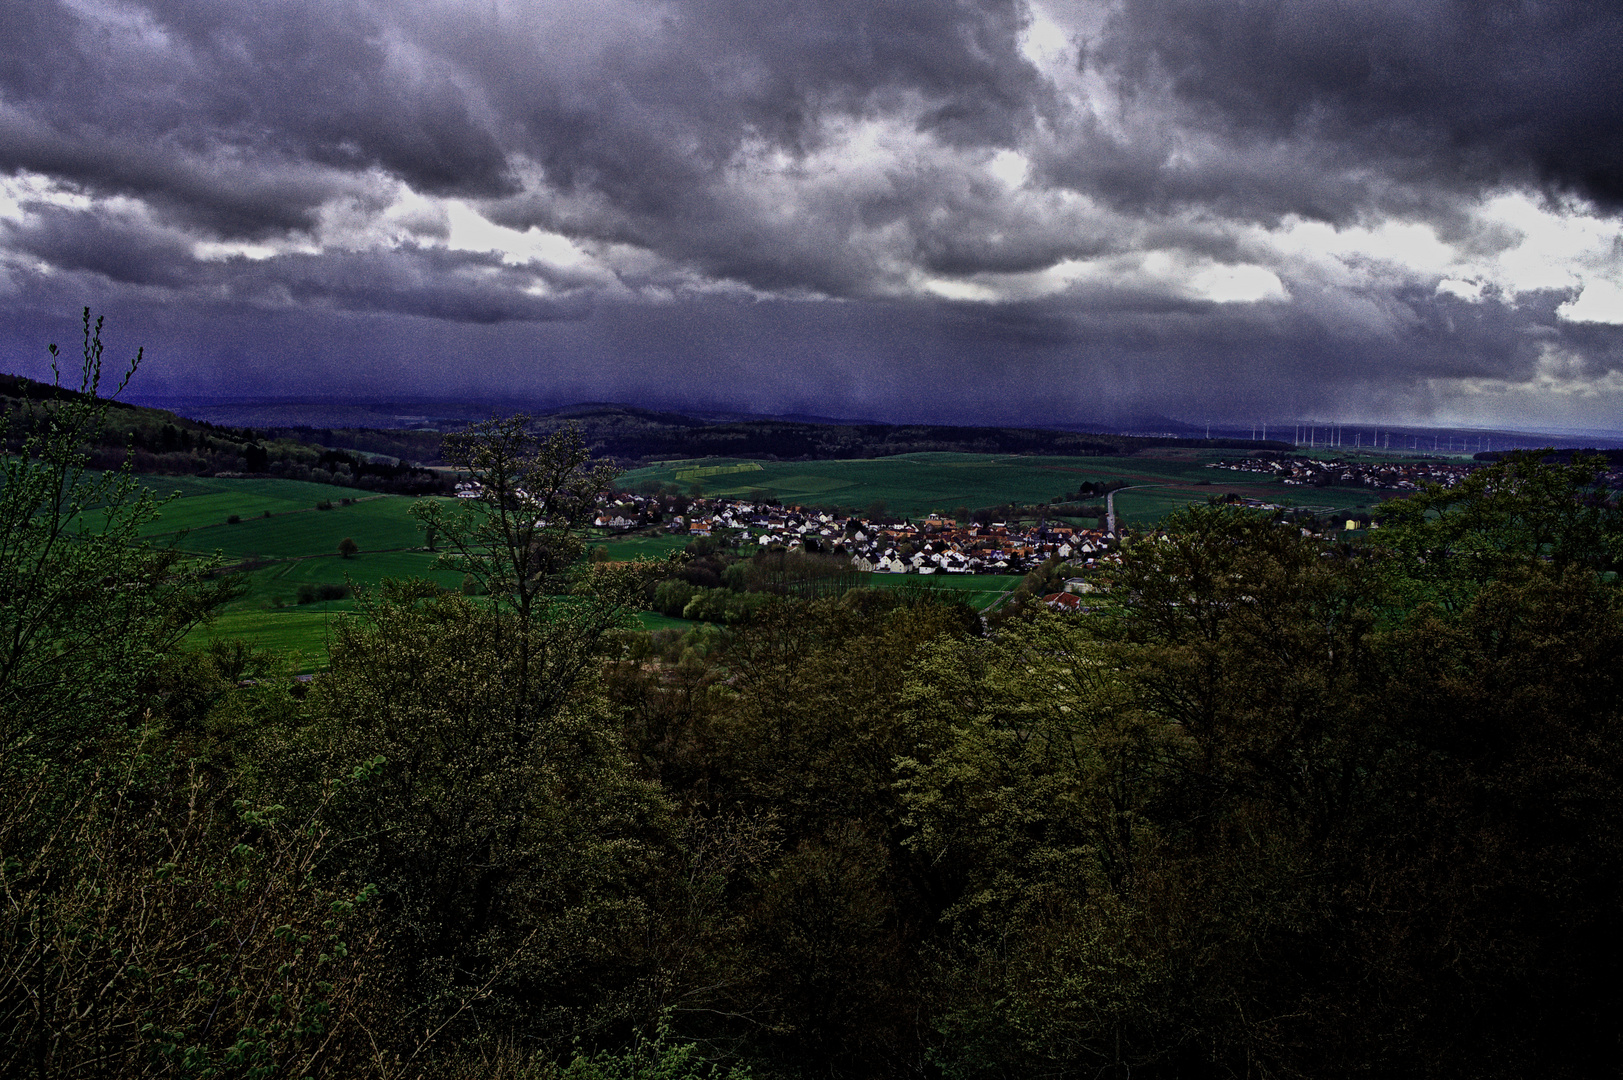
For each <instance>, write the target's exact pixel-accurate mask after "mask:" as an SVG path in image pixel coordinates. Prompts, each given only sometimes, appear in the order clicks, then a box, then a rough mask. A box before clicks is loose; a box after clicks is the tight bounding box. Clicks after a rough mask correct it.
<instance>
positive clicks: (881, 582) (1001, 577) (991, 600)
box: [858, 574, 1023, 611]
mask: <svg viewBox="0 0 1623 1080" xmlns="http://www.w3.org/2000/svg"><path fill="white" fill-rule="evenodd" d="M858 576H859V577H861V578H862V579H863V582H862V583H863V584H864V585H866V586H867V587H869V588H871V589H908V588H911V589H925V590H939V591H941V592H946V593H952V594H953V596H954V597H955V598H957V599H961V600H963V601H965V602H966V603H968V604H969V606H970V607H972V608H974V609H975V610H976V611H985V610H986V609H988V608H990V607H992V606H993V605H995V604H996V603H997V602H998V601H999V600H1001V599H1002V598H1003V597H1005V596H1007V595H1008V594H1009V593H1012V592H1014V590H1015V588H1016V587H1017V586H1019V584H1020V582H1021V581H1022V580H1023V579H1022V578H1021V576H1020V575H1019V574H924V575H919V574H860V575H858Z"/></svg>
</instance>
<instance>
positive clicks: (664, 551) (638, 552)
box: [591, 533, 691, 562]
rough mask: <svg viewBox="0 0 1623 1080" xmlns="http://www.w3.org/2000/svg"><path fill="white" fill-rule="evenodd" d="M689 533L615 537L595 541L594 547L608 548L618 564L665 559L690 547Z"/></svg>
mask: <svg viewBox="0 0 1623 1080" xmlns="http://www.w3.org/2000/svg"><path fill="white" fill-rule="evenodd" d="M690 539H691V538H690V537H689V536H688V535H687V533H674V534H673V533H663V534H661V535H659V536H613V537H607V538H605V539H602V540H593V541H592V542H591V544H592V547H600V548H606V549H607V550H608V553H609V558H611V559H614V560H615V561H616V562H623V561H626V560H629V559H663V558H665V556H667V555H669V554H670V553H671V552H673V551H681V550H682V549H683V548H685V547H687V546H688V542H689V540H690Z"/></svg>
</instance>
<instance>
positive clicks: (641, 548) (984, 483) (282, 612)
mask: <svg viewBox="0 0 1623 1080" xmlns="http://www.w3.org/2000/svg"><path fill="white" fill-rule="evenodd" d="M1225 456H1230V457H1232V456H1234V455H1232V454H1230V455H1224V454H1222V453H1214V452H1206V451H1193V450H1164V451H1158V452H1149V453H1145V454H1140V455H1136V456H1134V457H1127V458H1098V457H1092V458H1087V457H1076V458H1041V457H1026V456H994V455H985V454H958V453H932V454H910V455H905V456H901V457H889V458H876V459H869V460H856V461H795V462H757V461H732V460H727V459H703V460H699V461H670V462H662V463H659V464H657V465H653V466H649V467H647V468H643V469H636V470H633V471H630V472H628V473H626V474H625V475H624V476H623V477H622V480H621V483H622V485H623V486H625V487H627V488H629V489H632V490H635V489H637V488H638V487H639V486H641V485H644V484H647V483H650V482H653V483H664V484H678V485H679V486H681V487H682V488H684V489H688V490H691V488H692V487H693V486H694V485H695V484H697V485H698V486H699V487H701V488H702V490H703V492H704V493H705V494H706V495H712V496H731V497H747V496H749V495H750V494H751V493H752V492H760V491H765V492H768V493H770V494H771V495H773V496H776V497H777V498H779V499H781V500H783V501H784V502H786V503H790V504H797V503H798V504H802V505H809V506H818V507H835V506H839V507H844V508H847V509H854V510H855V511H857V512H859V513H860V512H862V511H864V510H866V509H867V508H868V507H870V506H872V505H873V504H874V503H876V502H880V501H882V502H884V503H885V505H886V508H887V510H888V511H889V512H890V513H895V514H901V515H905V516H908V517H915V518H916V517H922V516H923V515H925V514H927V513H930V512H932V511H940V512H944V513H948V514H950V513H952V512H953V511H954V510H956V509H957V508H959V507H969V508H970V509H976V508H979V507H984V506H997V505H1003V504H1008V503H1019V504H1037V503H1047V502H1049V501H1050V500H1052V499H1053V498H1054V497H1055V496H1067V495H1070V494H1071V493H1074V492H1075V491H1076V490H1077V488H1078V487H1079V486H1080V485H1081V484H1083V483H1086V482H1089V481H1092V482H1095V483H1097V482H1100V481H1110V480H1116V481H1122V482H1125V483H1127V484H1129V485H1131V487H1130V488H1129V489H1124V490H1122V491H1119V492H1118V493H1117V495H1116V509H1117V512H1118V513H1119V514H1120V515H1121V518H1122V520H1123V522H1124V523H1126V524H1129V525H1140V526H1143V525H1151V524H1153V523H1154V522H1156V521H1157V520H1159V519H1160V518H1161V517H1163V516H1164V515H1165V514H1167V513H1168V512H1170V511H1171V510H1174V509H1176V508H1178V507H1180V506H1185V505H1187V504H1189V503H1191V502H1204V501H1205V500H1206V499H1207V498H1209V497H1211V496H1212V495H1214V494H1226V493H1228V492H1234V493H1235V494H1238V495H1241V496H1243V497H1249V498H1257V499H1263V500H1269V501H1275V502H1281V503H1287V504H1291V505H1299V506H1305V507H1312V508H1314V509H1316V510H1320V511H1324V510H1329V509H1332V508H1334V509H1336V510H1346V511H1355V510H1359V509H1366V508H1368V507H1370V506H1372V505H1374V504H1375V503H1376V502H1377V501H1378V499H1377V497H1376V496H1375V494H1374V493H1373V492H1370V491H1368V490H1366V489H1362V488H1314V489H1310V488H1296V487H1286V486H1285V485H1283V484H1281V483H1279V482H1278V481H1277V480H1273V479H1271V478H1264V477H1261V476H1255V477H1253V476H1251V475H1249V474H1243V473H1230V472H1218V471H1216V470H1212V469H1207V468H1205V465H1206V464H1208V463H1209V462H1212V461H1217V460H1220V459H1222V458H1223V457H1225ZM141 482H142V483H143V484H144V485H145V486H147V487H148V488H150V489H151V490H152V491H153V492H154V493H155V494H158V495H160V496H164V497H168V496H173V497H172V498H168V499H167V501H166V502H164V503H163V505H162V507H161V509H160V512H159V517H158V519H157V520H155V521H153V522H151V523H150V524H149V525H148V526H147V527H146V528H145V530H144V532H145V534H146V535H147V536H148V537H150V538H151V539H153V540H154V541H156V542H159V543H168V544H173V545H174V546H175V547H177V548H179V549H181V550H183V551H192V552H197V553H199V554H215V553H218V554H220V555H223V556H224V557H225V558H226V559H227V560H228V561H229V562H231V563H235V564H239V565H241V567H242V574H243V583H244V585H245V586H246V591H245V592H244V594H243V596H241V597H240V598H239V599H237V600H236V601H234V602H233V603H231V604H230V605H228V606H227V607H226V608H225V609H224V610H223V611H222V612H221V613H220V616H219V617H218V618H217V619H216V620H215V622H214V623H213V624H212V625H210V626H208V627H204V628H201V629H199V630H198V631H196V637H197V639H199V640H207V639H210V638H218V637H233V638H243V639H246V640H249V641H251V642H253V643H254V644H256V645H259V646H262V647H268V648H275V649H278V650H281V651H285V652H290V653H291V652H297V653H299V654H300V656H301V667H302V668H303V669H304V670H306V671H310V670H319V669H320V668H322V667H324V666H325V665H326V662H327V654H326V631H327V627H328V626H329V624H330V621H331V619H332V618H333V617H334V616H337V615H342V614H344V613H345V612H347V611H350V610H352V609H353V606H354V605H353V601H350V600H329V601H317V602H314V603H308V604H299V603H298V597H299V590H300V587H301V586H307V587H317V588H319V587H320V586H323V585H327V586H335V585H345V584H352V585H355V586H361V587H367V586H373V585H376V584H377V583H378V582H380V581H382V580H383V579H384V578H405V577H424V578H428V579H429V580H432V581H435V582H437V583H438V584H440V585H443V586H445V587H447V588H456V587H458V586H459V585H460V584H461V576H460V575H458V574H456V573H453V572H451V571H448V570H445V569H441V568H438V567H437V566H436V558H437V557H436V555H435V554H434V553H432V552H429V551H426V550H424V548H423V536H422V533H421V532H420V531H419V530H418V528H417V523H416V521H415V520H414V519H413V518H412V517H411V514H410V510H411V506H412V504H413V502H414V501H415V500H414V499H412V498H409V497H405V496H399V495H370V494H366V493H364V492H356V491H355V490H354V489H349V488H338V487H333V486H331V485H327V484H313V483H305V482H301V481H296V480H269V479H229V478H203V477H167V476H164V477H143V478H142V480H141ZM1141 485H1142V486H1141ZM346 497H347V498H350V499H352V500H353V501H352V502H351V503H350V504H348V505H345V504H343V502H342V500H343V499H344V498H346ZM1090 501H1091V500H1090ZM323 503H330V504H331V509H326V510H321V509H317V506H318V505H319V504H323ZM233 516H235V517H236V518H237V519H238V520H237V521H235V522H232V521H231V520H230V519H231V518H232V517H233ZM345 538H349V539H352V540H354V541H355V543H356V545H357V547H358V548H359V549H360V550H359V553H358V554H357V555H356V556H355V557H354V558H350V559H344V558H340V557H339V555H338V545H339V543H340V541H342V540H344V539H345ZM591 543H592V545H593V546H596V547H602V548H604V549H606V550H607V553H608V555H609V557H610V558H611V559H617V560H618V559H634V558H652V559H663V558H665V557H666V556H668V555H669V554H670V553H672V552H676V551H680V550H682V549H683V548H684V547H686V545H687V543H688V538H687V537H686V536H685V535H676V536H671V535H666V534H659V535H636V536H605V537H598V538H594V539H593V540H592V541H591ZM866 577H867V579H868V580H867V584H868V585H870V586H871V587H874V588H903V587H914V588H932V589H949V590H953V591H955V592H962V593H964V594H965V599H966V600H968V601H969V602H970V603H971V604H972V605H973V606H974V607H975V608H977V609H978V610H986V609H988V608H990V607H993V606H995V605H996V604H997V603H998V602H1000V600H1001V599H1002V598H1003V597H1004V596H1006V595H1007V594H1008V593H1009V592H1011V591H1012V590H1013V589H1014V587H1015V586H1016V585H1018V584H1019V579H1018V578H1017V577H1012V576H1001V577H1000V576H986V575H982V576H965V577H959V576H949V575H934V576H931V577H926V578H920V577H918V576H916V575H911V574H909V575H895V574H871V575H866ZM307 592H308V589H307ZM641 619H642V623H643V626H644V627H645V628H647V629H651V630H652V629H665V628H670V627H679V626H682V627H685V626H688V625H691V624H688V623H686V622H684V621H682V620H680V619H667V618H664V617H662V616H659V615H654V614H649V613H645V614H644V615H643V616H641Z"/></svg>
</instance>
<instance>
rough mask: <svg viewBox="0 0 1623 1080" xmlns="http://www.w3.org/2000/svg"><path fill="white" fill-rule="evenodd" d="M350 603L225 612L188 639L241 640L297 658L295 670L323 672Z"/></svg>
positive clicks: (203, 640) (341, 601) (197, 641)
mask: <svg viewBox="0 0 1623 1080" xmlns="http://www.w3.org/2000/svg"><path fill="white" fill-rule="evenodd" d="M353 607H354V604H353V603H351V602H350V601H347V600H340V601H335V602H333V603H330V604H309V605H307V606H305V607H298V608H286V609H282V610H270V611H264V610H259V609H251V610H238V611H224V612H221V613H220V615H219V616H218V617H217V618H216V619H215V620H214V622H213V623H211V624H210V625H208V626H202V627H198V628H197V629H196V630H193V631H192V633H191V636H190V637H189V638H188V639H187V640H189V641H191V642H194V643H197V644H203V643H205V642H208V641H212V640H214V639H217V638H226V639H233V638H235V639H241V640H244V641H248V642H251V643H252V644H254V645H256V646H258V647H259V648H262V649H272V650H274V651H276V652H279V653H281V654H283V655H284V656H288V657H292V656H295V655H297V657H298V661H299V662H298V664H297V665H296V666H295V670H296V671H297V672H298V673H300V674H304V673H308V672H312V671H322V670H324V669H325V668H326V667H327V635H328V631H329V629H330V628H331V625H332V622H333V620H335V619H337V618H340V617H341V616H343V615H344V614H345V613H347V612H349V611H350V610H352V609H353Z"/></svg>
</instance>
